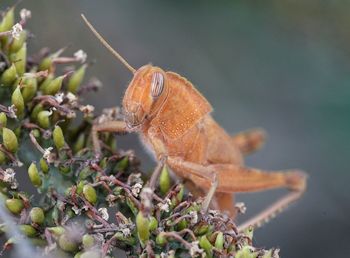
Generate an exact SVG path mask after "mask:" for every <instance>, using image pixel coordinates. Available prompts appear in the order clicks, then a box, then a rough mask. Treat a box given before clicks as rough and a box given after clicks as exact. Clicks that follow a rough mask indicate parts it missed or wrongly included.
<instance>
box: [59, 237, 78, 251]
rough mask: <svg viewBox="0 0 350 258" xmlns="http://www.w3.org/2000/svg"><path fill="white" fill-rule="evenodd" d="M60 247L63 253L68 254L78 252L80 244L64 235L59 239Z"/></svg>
mask: <svg viewBox="0 0 350 258" xmlns="http://www.w3.org/2000/svg"><path fill="white" fill-rule="evenodd" d="M58 245H59V247H60V248H61V249H62V250H63V251H66V252H71V253H74V252H76V251H77V250H78V243H77V242H76V241H74V239H72V237H69V236H68V235H67V234H63V235H61V236H60V237H59V239H58Z"/></svg>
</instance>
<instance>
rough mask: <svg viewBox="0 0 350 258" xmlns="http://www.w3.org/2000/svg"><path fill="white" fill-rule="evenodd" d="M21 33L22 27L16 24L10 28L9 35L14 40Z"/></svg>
mask: <svg viewBox="0 0 350 258" xmlns="http://www.w3.org/2000/svg"><path fill="white" fill-rule="evenodd" d="M22 31H23V28H22V25H21V24H19V23H16V24H15V25H13V26H12V30H11V35H12V37H13V38H15V39H19V36H20V35H21V32H22Z"/></svg>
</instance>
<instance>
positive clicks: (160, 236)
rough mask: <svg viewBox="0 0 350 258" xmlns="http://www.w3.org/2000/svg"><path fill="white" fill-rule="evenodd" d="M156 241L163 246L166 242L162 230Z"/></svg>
mask: <svg viewBox="0 0 350 258" xmlns="http://www.w3.org/2000/svg"><path fill="white" fill-rule="evenodd" d="M156 243H157V244H158V245H160V246H163V245H165V244H166V243H167V239H166V237H165V236H164V232H160V233H159V234H158V236H157V238H156Z"/></svg>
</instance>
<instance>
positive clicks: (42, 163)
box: [39, 158, 49, 174]
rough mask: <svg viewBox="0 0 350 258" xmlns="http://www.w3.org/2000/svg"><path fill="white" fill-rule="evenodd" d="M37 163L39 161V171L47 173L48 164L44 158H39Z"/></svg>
mask: <svg viewBox="0 0 350 258" xmlns="http://www.w3.org/2000/svg"><path fill="white" fill-rule="evenodd" d="M39 163H40V168H41V171H42V172H43V173H44V174H47V173H48V172H49V165H48V164H47V162H46V160H45V159H44V158H41V159H40V161H39Z"/></svg>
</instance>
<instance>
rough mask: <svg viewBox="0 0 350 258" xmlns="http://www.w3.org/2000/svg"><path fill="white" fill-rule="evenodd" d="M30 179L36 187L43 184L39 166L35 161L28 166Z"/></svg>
mask: <svg viewBox="0 0 350 258" xmlns="http://www.w3.org/2000/svg"><path fill="white" fill-rule="evenodd" d="M28 175H29V179H30V181H31V182H32V184H33V185H34V186H35V187H40V186H41V184H42V181H41V178H40V175H39V171H38V168H37V167H36V165H35V163H32V164H30V166H29V168H28Z"/></svg>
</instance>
